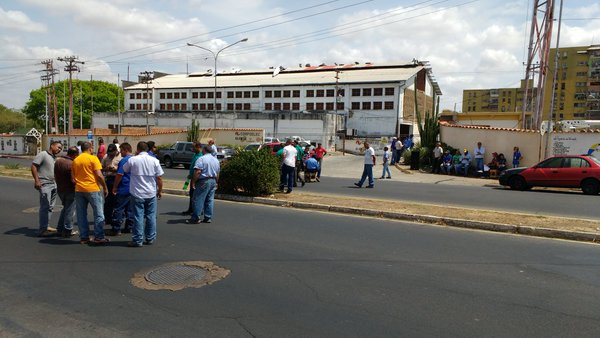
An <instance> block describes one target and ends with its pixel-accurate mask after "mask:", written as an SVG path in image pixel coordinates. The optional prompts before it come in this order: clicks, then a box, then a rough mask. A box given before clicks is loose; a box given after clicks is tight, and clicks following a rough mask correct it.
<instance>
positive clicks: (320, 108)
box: [315, 102, 325, 110]
mask: <svg viewBox="0 0 600 338" xmlns="http://www.w3.org/2000/svg"><path fill="white" fill-rule="evenodd" d="M324 106H325V105H324V104H323V102H317V104H316V106H315V107H317V110H323V108H324Z"/></svg>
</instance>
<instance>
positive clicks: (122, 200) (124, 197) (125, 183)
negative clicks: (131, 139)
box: [107, 142, 132, 236]
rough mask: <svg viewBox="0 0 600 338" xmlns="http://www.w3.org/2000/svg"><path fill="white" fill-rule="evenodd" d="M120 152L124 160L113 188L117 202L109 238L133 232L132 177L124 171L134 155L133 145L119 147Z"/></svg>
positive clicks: (120, 162) (120, 163) (124, 144)
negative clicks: (130, 183)
mask: <svg viewBox="0 0 600 338" xmlns="http://www.w3.org/2000/svg"><path fill="white" fill-rule="evenodd" d="M119 151H120V152H121V157H122V158H121V161H119V165H118V166H117V176H116V177H115V182H114V184H113V188H112V193H113V195H115V196H116V201H115V207H114V209H113V213H112V219H111V225H112V229H111V230H110V231H108V232H107V234H108V235H109V236H119V235H121V232H124V233H129V232H131V215H130V213H129V200H130V199H131V194H130V193H129V180H130V175H129V174H126V173H125V171H124V170H123V167H124V166H125V163H127V162H128V161H129V159H130V158H131V155H132V149H131V145H130V144H129V143H127V142H124V143H123V144H121V146H120V147H119ZM123 220H125V228H123V229H121V227H122V226H123Z"/></svg>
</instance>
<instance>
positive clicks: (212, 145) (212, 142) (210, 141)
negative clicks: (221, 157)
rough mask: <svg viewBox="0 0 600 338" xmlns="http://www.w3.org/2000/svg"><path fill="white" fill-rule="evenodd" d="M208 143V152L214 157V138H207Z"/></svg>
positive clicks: (215, 148)
mask: <svg viewBox="0 0 600 338" xmlns="http://www.w3.org/2000/svg"><path fill="white" fill-rule="evenodd" d="M208 145H209V146H210V154H211V155H212V156H214V157H217V145H216V144H215V140H213V139H210V140H208Z"/></svg>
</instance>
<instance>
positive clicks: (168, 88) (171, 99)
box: [94, 62, 441, 144]
mask: <svg viewBox="0 0 600 338" xmlns="http://www.w3.org/2000/svg"><path fill="white" fill-rule="evenodd" d="M124 87H125V88H124V91H125V109H126V111H125V113H123V114H122V116H121V121H119V118H118V117H117V116H116V114H107V113H100V114H96V115H95V116H94V127H98V128H106V127H116V126H117V125H124V126H144V125H148V126H150V127H151V126H154V125H156V126H161V127H162V126H172V127H179V126H189V125H190V121H191V119H192V118H196V119H197V120H198V121H200V125H201V127H208V128H212V127H215V128H256V127H259V128H264V129H265V131H266V133H267V134H271V135H273V136H277V137H285V136H289V135H299V136H304V137H305V138H310V139H311V140H323V141H324V142H326V143H328V144H331V143H330V142H332V141H333V140H334V135H335V131H336V130H343V129H346V130H347V131H348V132H347V134H354V135H356V136H361V137H381V136H385V137H391V136H394V135H396V136H399V135H406V134H409V133H416V132H417V130H416V128H415V126H416V118H415V116H414V103H415V102H414V101H415V100H414V90H415V88H416V89H417V90H418V92H419V93H420V95H421V96H420V97H422V98H423V102H419V105H421V106H422V107H430V105H431V104H430V103H431V97H432V96H433V94H434V93H435V94H436V95H441V91H440V88H439V86H438V84H437V82H436V81H435V78H434V77H433V75H432V72H431V69H430V68H429V67H427V66H426V65H425V64H423V63H420V62H413V63H410V64H382V65H376V64H371V63H367V64H350V65H335V66H327V65H321V66H310V65H306V66H305V67H300V68H295V69H275V70H274V69H268V70H261V71H235V72H223V73H221V72H219V73H218V75H217V76H216V79H215V77H214V76H213V74H212V72H210V71H207V72H203V73H192V74H178V75H168V74H161V73H155V74H154V77H153V78H152V79H151V80H150V81H147V82H143V81H140V82H139V83H128V84H126V85H125V86H124ZM423 94H425V95H423ZM418 100H419V101H420V100H421V99H418ZM215 102H216V111H217V114H216V117H215V114H214V110H215ZM147 112H150V114H148V113H147Z"/></svg>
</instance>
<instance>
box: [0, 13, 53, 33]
mask: <svg viewBox="0 0 600 338" xmlns="http://www.w3.org/2000/svg"><path fill="white" fill-rule="evenodd" d="M0 28H8V29H11V30H16V31H24V32H34V33H43V32H45V31H46V26H45V25H43V24H41V23H37V22H33V21H32V20H31V19H30V18H29V17H28V16H27V15H26V14H25V13H23V12H20V11H11V10H4V9H3V8H2V7H0Z"/></svg>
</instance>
